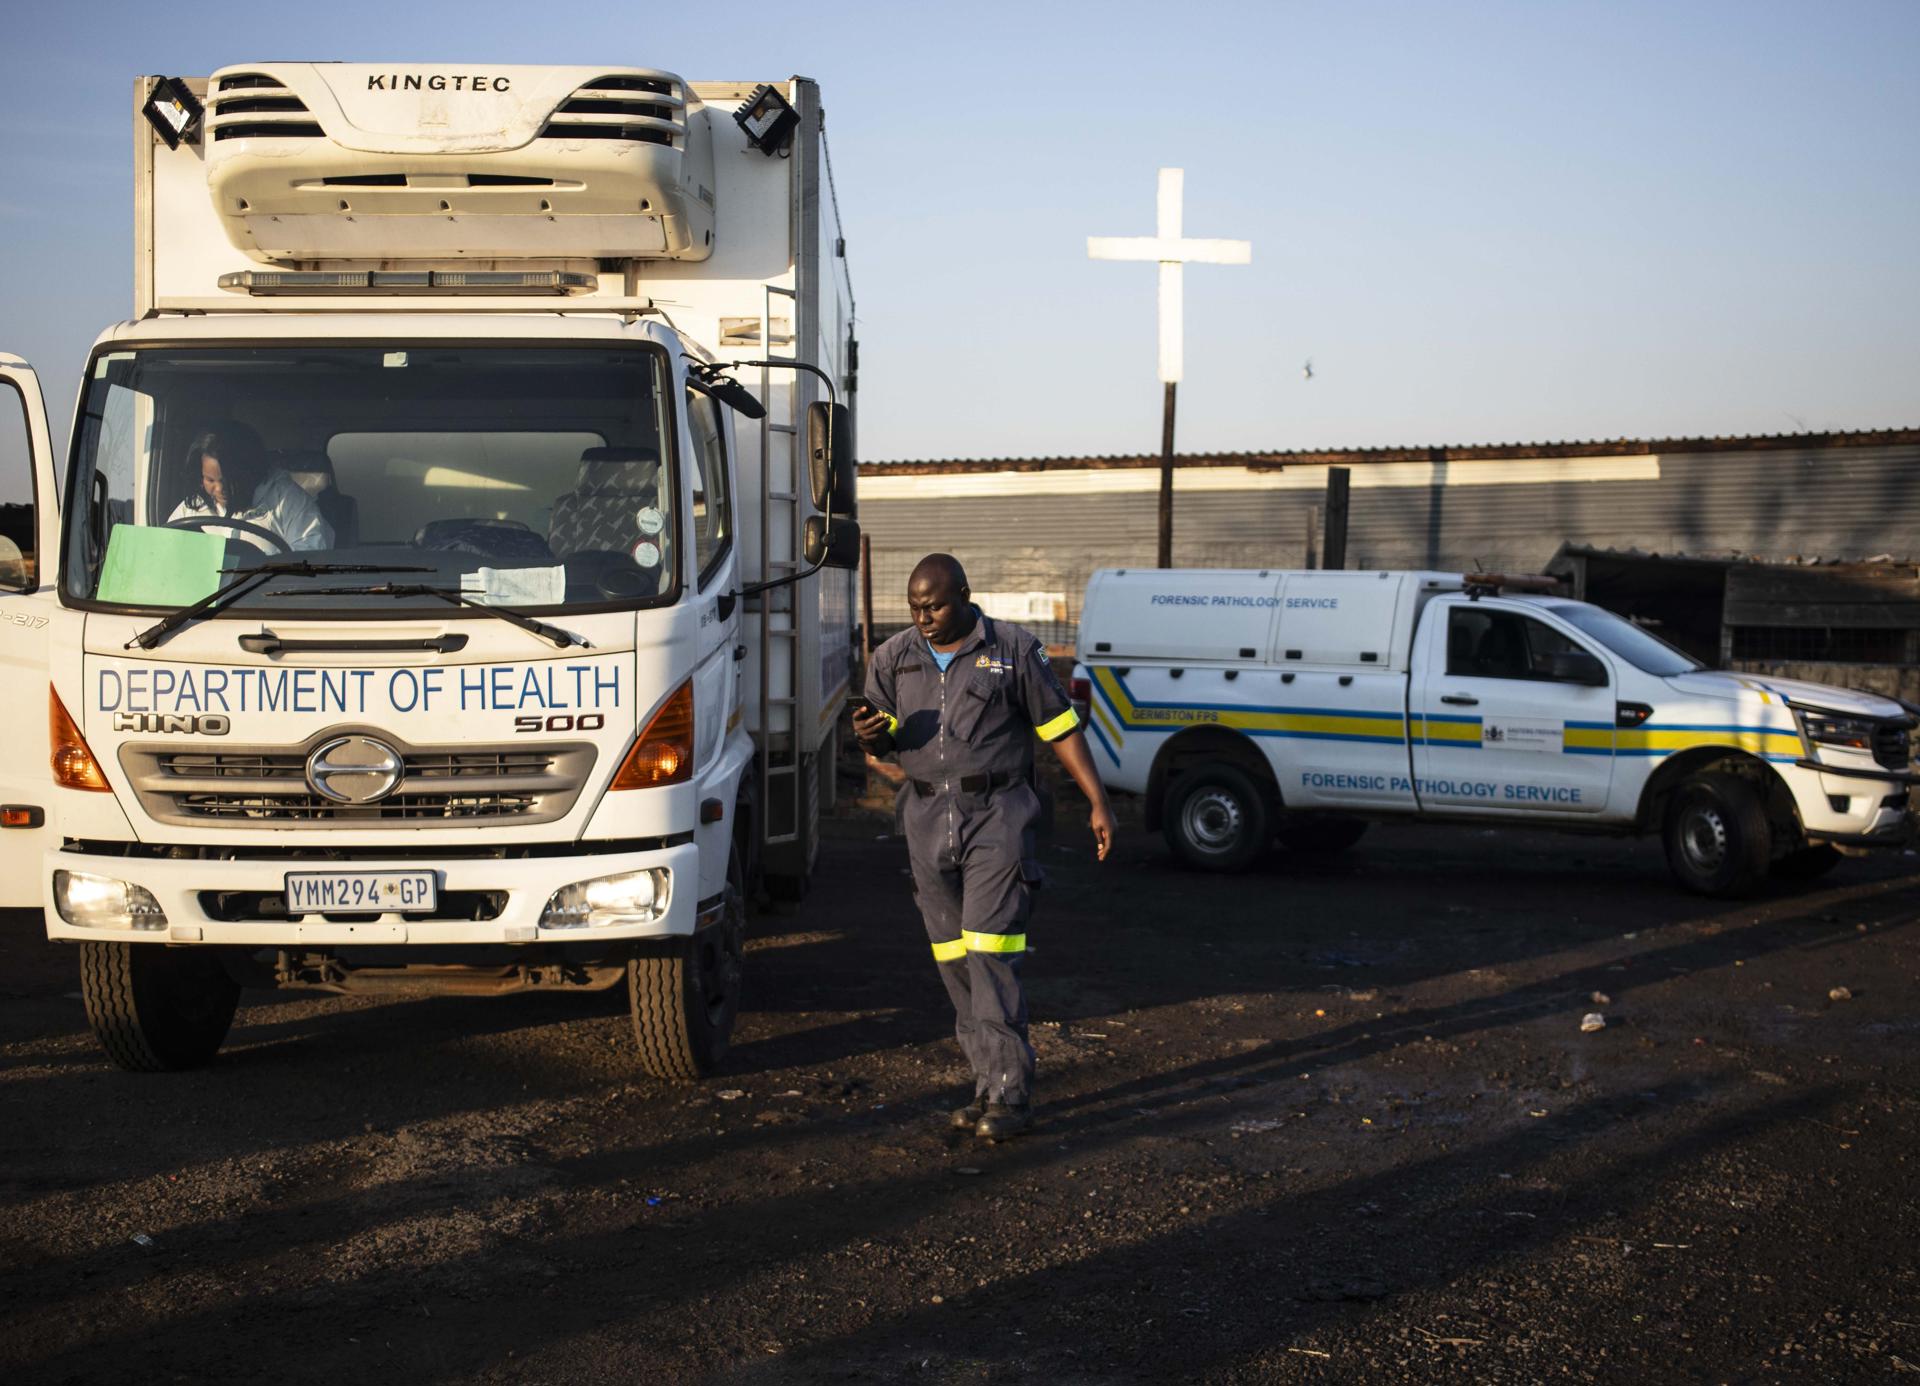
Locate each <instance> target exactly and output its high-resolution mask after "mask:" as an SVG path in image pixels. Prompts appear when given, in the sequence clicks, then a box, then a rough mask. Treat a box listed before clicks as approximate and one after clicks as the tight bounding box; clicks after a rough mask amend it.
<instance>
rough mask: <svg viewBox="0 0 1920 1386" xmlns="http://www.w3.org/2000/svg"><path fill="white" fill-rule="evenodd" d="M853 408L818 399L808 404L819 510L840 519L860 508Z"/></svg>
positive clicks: (811, 475) (810, 471) (812, 481)
mask: <svg viewBox="0 0 1920 1386" xmlns="http://www.w3.org/2000/svg"><path fill="white" fill-rule="evenodd" d="M854 477H855V463H854V460H853V411H852V410H850V409H848V408H847V406H846V405H844V404H828V403H827V402H826V401H825V400H823V399H817V400H815V401H814V402H813V403H812V404H809V405H808V406H807V482H808V484H809V486H810V487H811V488H812V491H813V508H814V509H815V510H821V511H825V510H829V509H831V510H832V512H833V515H834V517H835V518H836V519H837V518H839V517H840V516H842V515H845V516H847V517H849V518H851V517H852V516H853V515H854V514H855V513H856V510H857V506H856V504H855V499H856V498H855V494H854V489H855V487H854Z"/></svg>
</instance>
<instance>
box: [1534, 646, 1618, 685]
mask: <svg viewBox="0 0 1920 1386" xmlns="http://www.w3.org/2000/svg"><path fill="white" fill-rule="evenodd" d="M1547 676H1548V677H1549V678H1551V679H1552V680H1553V681H1554V682H1555V683H1578V684H1584V685H1586V686H1587V687H1588V688H1605V687H1606V686H1607V666H1606V665H1604V664H1602V663H1601V662H1600V657H1599V656H1598V655H1591V654H1588V653H1587V652H1586V651H1585V650H1562V651H1561V652H1560V653H1559V654H1556V655H1551V656H1549V657H1548V659H1547Z"/></svg>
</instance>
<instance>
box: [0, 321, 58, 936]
mask: <svg viewBox="0 0 1920 1386" xmlns="http://www.w3.org/2000/svg"><path fill="white" fill-rule="evenodd" d="M56 509H57V507H56V505H55V502H54V491H53V462H52V458H51V456H50V448H49V444H48V440H47V411H46V406H45V405H44V404H43V403H42V402H41V398H40V382H39V380H38V379H36V378H35V376H34V373H33V372H32V370H30V369H29V368H28V366H27V363H26V362H24V361H22V360H21V359H20V358H19V357H17V356H6V355H0V707H3V708H5V709H6V710H7V728H6V735H5V736H4V737H0V806H4V807H5V808H6V809H7V810H8V811H9V812H7V813H6V815H5V818H4V820H0V821H4V822H6V823H8V824H11V825H12V826H0V907H6V908H18V907H22V906H32V907H37V906H38V905H39V904H40V856H41V853H42V852H43V851H44V850H45V849H46V848H47V847H48V846H49V845H51V844H52V842H53V841H54V833H53V824H51V823H49V822H48V821H47V817H48V814H49V811H50V809H51V806H52V800H53V781H52V772H51V769H50V767H49V765H48V759H47V758H48V746H47V688H48V682H47V648H48V629H49V627H50V625H51V624H52V613H53V609H54V598H53V584H52V577H53V561H52V554H53V552H54V536H55V531H56V520H55V514H56Z"/></svg>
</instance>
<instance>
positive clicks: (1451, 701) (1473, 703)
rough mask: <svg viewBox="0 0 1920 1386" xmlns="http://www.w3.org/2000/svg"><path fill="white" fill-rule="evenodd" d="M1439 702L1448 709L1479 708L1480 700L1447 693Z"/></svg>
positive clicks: (1464, 695)
mask: <svg viewBox="0 0 1920 1386" xmlns="http://www.w3.org/2000/svg"><path fill="white" fill-rule="evenodd" d="M1440 701H1441V702H1443V703H1445V704H1446V705H1447V706H1448V707H1479V706H1480V700H1479V699H1478V698H1469V697H1468V696H1467V695H1466V694H1464V693H1448V694H1446V695H1444V696H1443V697H1442V698H1441V699H1440Z"/></svg>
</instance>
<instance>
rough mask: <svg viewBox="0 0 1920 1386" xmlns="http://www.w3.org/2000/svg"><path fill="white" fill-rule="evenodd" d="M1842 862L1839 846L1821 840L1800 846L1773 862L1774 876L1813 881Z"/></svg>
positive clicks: (1782, 878)
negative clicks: (1808, 845)
mask: <svg viewBox="0 0 1920 1386" xmlns="http://www.w3.org/2000/svg"><path fill="white" fill-rule="evenodd" d="M1840 862H1841V855H1840V851H1839V849H1838V848H1836V847H1834V846H1832V845H1830V844H1829V843H1825V842H1819V843H1815V844H1814V845H1813V846H1810V847H1800V848H1796V849H1795V850H1793V851H1791V852H1789V853H1787V854H1786V855H1785V856H1784V857H1780V858H1778V859H1777V860H1776V861H1775V862H1774V863H1773V868H1772V869H1773V876H1774V879H1775V880H1780V881H1811V880H1817V879H1818V878H1819V877H1821V876H1824V875H1826V874H1827V873H1828V872H1829V871H1831V870H1833V868H1834V867H1836V866H1838V865H1839V864H1840Z"/></svg>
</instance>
